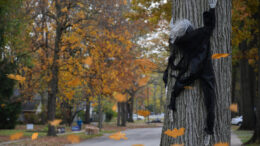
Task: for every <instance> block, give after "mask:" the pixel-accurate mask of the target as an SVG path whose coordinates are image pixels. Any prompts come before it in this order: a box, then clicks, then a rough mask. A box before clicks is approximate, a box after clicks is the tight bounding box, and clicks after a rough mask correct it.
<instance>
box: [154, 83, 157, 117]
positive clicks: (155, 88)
mask: <svg viewBox="0 0 260 146" xmlns="http://www.w3.org/2000/svg"><path fill="white" fill-rule="evenodd" d="M153 90H154V91H153V112H154V114H156V113H157V111H156V90H157V85H156V84H155V85H154V87H153Z"/></svg>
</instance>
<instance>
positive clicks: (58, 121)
mask: <svg viewBox="0 0 260 146" xmlns="http://www.w3.org/2000/svg"><path fill="white" fill-rule="evenodd" d="M60 122H61V120H60V119H56V120H53V121H50V122H49V123H50V124H51V125H52V126H58V125H59V124H60Z"/></svg>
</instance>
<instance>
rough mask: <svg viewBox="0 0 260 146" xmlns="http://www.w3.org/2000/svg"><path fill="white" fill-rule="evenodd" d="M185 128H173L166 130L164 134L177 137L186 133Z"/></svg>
mask: <svg viewBox="0 0 260 146" xmlns="http://www.w3.org/2000/svg"><path fill="white" fill-rule="evenodd" d="M184 131H185V128H180V129H179V130H178V129H176V128H174V129H173V130H170V129H168V130H167V131H165V132H164V134H166V135H168V136H171V137H173V138H177V137H178V136H182V135H183V134H184Z"/></svg>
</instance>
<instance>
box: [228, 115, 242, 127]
mask: <svg viewBox="0 0 260 146" xmlns="http://www.w3.org/2000/svg"><path fill="white" fill-rule="evenodd" d="M242 122H243V116H239V117H235V118H232V120H231V124H233V125H238V126H241V124H242Z"/></svg>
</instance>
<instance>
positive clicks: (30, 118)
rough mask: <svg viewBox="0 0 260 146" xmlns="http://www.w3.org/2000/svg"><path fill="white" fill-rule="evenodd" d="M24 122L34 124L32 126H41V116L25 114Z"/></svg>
mask: <svg viewBox="0 0 260 146" xmlns="http://www.w3.org/2000/svg"><path fill="white" fill-rule="evenodd" d="M24 122H25V123H27V124H28V123H32V124H41V115H40V114H39V115H37V114H35V113H25V114H24Z"/></svg>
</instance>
